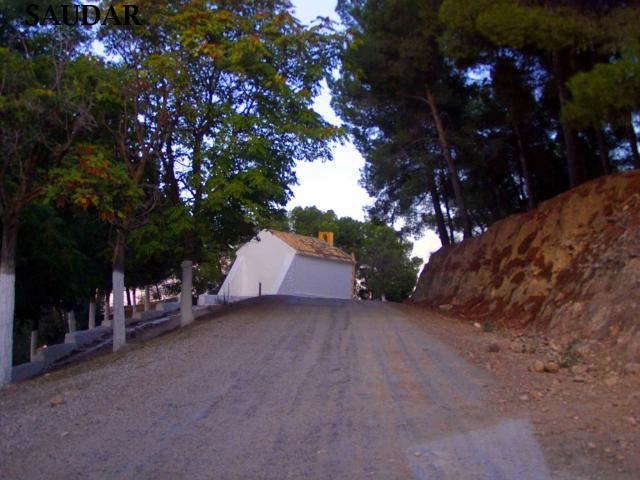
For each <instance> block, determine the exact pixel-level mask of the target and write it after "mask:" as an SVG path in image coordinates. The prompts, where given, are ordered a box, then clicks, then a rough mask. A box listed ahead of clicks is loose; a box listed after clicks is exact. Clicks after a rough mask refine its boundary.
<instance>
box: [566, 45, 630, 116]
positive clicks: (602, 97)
mask: <svg viewBox="0 0 640 480" xmlns="http://www.w3.org/2000/svg"><path fill="white" fill-rule="evenodd" d="M569 90H570V91H571V95H572V100H571V102H569V104H568V105H567V107H566V109H565V110H564V112H563V115H565V117H566V118H567V119H568V121H569V122H571V123H572V124H573V125H575V126H576V127H578V128H586V127H589V126H596V127H597V126H599V125H601V124H602V122H603V121H604V122H606V123H609V124H611V125H614V126H626V125H627V124H628V121H629V117H630V116H631V115H632V113H633V112H635V111H637V110H638V109H639V108H640V56H639V55H638V54H637V53H636V54H633V53H631V52H629V53H628V54H626V55H624V56H623V57H622V58H620V59H618V60H616V61H614V62H612V63H607V64H597V65H596V66H595V67H594V68H593V69H592V70H591V71H588V72H580V73H578V74H576V75H575V76H574V77H573V78H572V79H571V80H570V81H569Z"/></svg>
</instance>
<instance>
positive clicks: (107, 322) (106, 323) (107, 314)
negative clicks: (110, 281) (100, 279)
mask: <svg viewBox="0 0 640 480" xmlns="http://www.w3.org/2000/svg"><path fill="white" fill-rule="evenodd" d="M110 297H111V295H110V294H109V292H108V291H107V292H106V293H105V294H104V317H103V319H102V326H103V327H110V326H111V306H110V305H109V301H110V300H111V299H110Z"/></svg>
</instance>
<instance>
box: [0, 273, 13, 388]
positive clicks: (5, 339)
mask: <svg viewBox="0 0 640 480" xmlns="http://www.w3.org/2000/svg"><path fill="white" fill-rule="evenodd" d="M2 267H4V265H2ZM15 283H16V276H15V273H14V272H9V273H7V272H5V271H4V268H2V270H0V387H1V386H3V385H6V384H8V383H9V382H10V381H11V366H12V355H13V313H14V308H15Z"/></svg>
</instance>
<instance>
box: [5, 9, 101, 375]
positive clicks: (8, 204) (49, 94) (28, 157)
mask: <svg viewBox="0 0 640 480" xmlns="http://www.w3.org/2000/svg"><path fill="white" fill-rule="evenodd" d="M8 7H13V8H7V9H6V10H5V11H4V12H3V13H2V16H3V21H2V26H1V27H0V40H1V42H2V43H1V44H0V65H1V67H0V68H1V69H2V70H1V73H0V75H1V78H2V81H0V157H1V158H2V168H1V169H0V220H1V222H2V253H1V258H0V385H3V384H5V383H8V382H9V381H10V379H11V357H12V330H13V318H14V308H15V256H16V245H17V241H18V239H17V232H18V222H19V217H20V214H21V212H22V210H23V208H24V207H25V206H26V205H29V204H30V203H31V202H33V201H34V200H36V199H37V198H38V197H39V196H41V195H42V194H43V193H44V191H45V188H46V186H47V184H48V180H49V179H48V174H49V172H50V170H51V168H52V167H55V166H57V165H59V164H60V162H62V160H63V159H64V158H65V156H66V155H67V154H68V152H69V151H70V148H71V147H72V145H73V144H74V142H75V141H76V139H77V137H78V135H79V134H80V133H81V132H83V130H85V129H86V128H89V127H91V126H92V125H93V121H92V118H91V115H90V107H91V101H92V98H91V96H90V95H87V88H86V87H87V83H86V81H87V72H88V71H90V69H87V63H86V62H85V61H84V59H83V58H79V57H77V54H76V52H77V47H78V44H79V41H80V39H79V38H78V36H77V32H75V31H73V29H65V28H62V27H61V28H60V29H55V30H54V31H50V30H46V29H45V30H43V31H39V30H36V29H30V28H28V27H26V26H25V24H24V22H23V16H24V11H23V10H22V9H21V8H20V7H19V5H17V4H16V2H11V3H10V4H9V5H8Z"/></svg>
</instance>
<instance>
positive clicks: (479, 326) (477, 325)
mask: <svg viewBox="0 0 640 480" xmlns="http://www.w3.org/2000/svg"><path fill="white" fill-rule="evenodd" d="M473 326H474V327H476V328H482V325H480V324H479V323H478V322H473Z"/></svg>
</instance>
